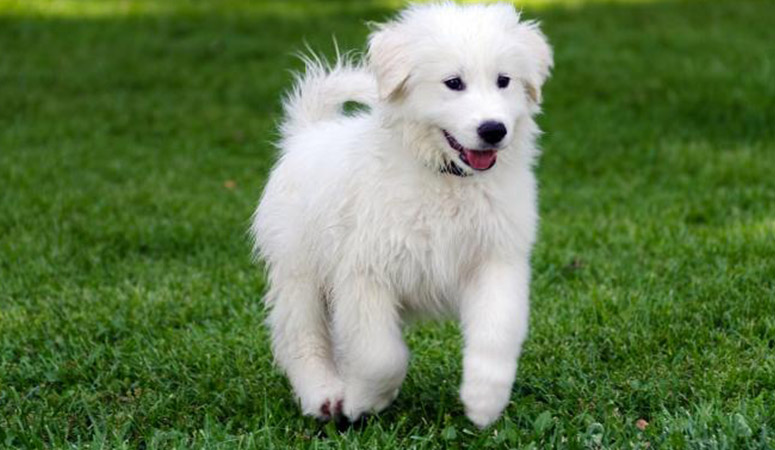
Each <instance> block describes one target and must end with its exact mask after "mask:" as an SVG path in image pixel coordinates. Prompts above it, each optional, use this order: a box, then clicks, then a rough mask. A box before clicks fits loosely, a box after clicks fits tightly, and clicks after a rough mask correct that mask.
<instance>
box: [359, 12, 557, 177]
mask: <svg viewBox="0 0 775 450" xmlns="http://www.w3.org/2000/svg"><path fill="white" fill-rule="evenodd" d="M369 61H370V64H371V67H372V69H373V70H374V72H375V74H376V76H377V84H378V87H379V93H380V98H381V100H382V101H385V102H388V103H389V104H390V105H391V106H393V107H395V108H396V111H398V114H399V115H400V116H401V117H402V118H403V119H405V120H408V121H410V122H412V123H413V124H415V126H419V127H421V128H422V130H421V132H419V133H417V134H418V136H422V139H423V140H424V141H425V142H423V145H424V147H428V148H432V149H434V151H435V152H436V153H437V154H436V155H433V156H431V157H430V158H429V159H430V160H432V161H438V162H441V164H445V163H446V162H449V161H452V162H454V163H455V164H456V165H457V166H460V167H464V168H465V170H466V171H467V172H473V171H475V170H478V171H483V170H488V169H490V168H491V167H493V166H494V165H495V164H496V160H497V156H498V152H499V151H502V150H506V149H508V148H509V146H510V144H511V143H512V142H513V141H514V139H515V128H516V125H517V123H518V122H519V121H520V120H521V119H524V118H526V117H530V116H532V115H533V114H535V113H536V112H537V111H538V106H539V104H540V101H541V85H542V84H543V82H544V80H545V79H546V77H547V76H548V73H549V70H550V68H551V65H552V54H551V49H550V48H549V45H548V44H547V42H546V39H545V38H544V36H543V34H541V32H540V31H539V30H538V27H537V26H536V25H535V24H534V23H525V22H520V21H519V15H518V14H517V12H516V11H515V10H514V8H513V6H511V5H508V4H491V5H472V6H460V5H454V4H451V3H444V4H430V5H418V6H415V7H413V8H410V9H409V10H407V11H406V12H405V13H404V14H402V15H401V16H400V17H399V19H398V20H397V21H395V22H392V23H388V24H386V25H383V26H381V27H379V29H378V30H377V31H376V32H375V33H373V34H372V35H371V37H370V40H369Z"/></svg>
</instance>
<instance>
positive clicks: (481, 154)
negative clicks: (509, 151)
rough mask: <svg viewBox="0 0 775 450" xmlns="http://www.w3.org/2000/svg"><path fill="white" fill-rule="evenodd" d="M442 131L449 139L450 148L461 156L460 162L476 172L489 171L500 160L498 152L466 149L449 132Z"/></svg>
mask: <svg viewBox="0 0 775 450" xmlns="http://www.w3.org/2000/svg"><path fill="white" fill-rule="evenodd" d="M441 131H442V132H444V137H445V138H447V143H449V146H450V147H452V148H453V149H455V150H457V152H458V153H459V154H460V160H461V161H463V162H464V163H466V165H467V166H469V167H471V168H472V169H475V170H487V169H490V168H492V166H494V165H495V160H496V159H497V158H498V152H497V151H496V150H492V149H490V150H473V149H470V148H465V147H463V146H462V145H460V142H458V141H457V140H456V139H455V138H454V137H452V135H451V134H449V132H447V130H441Z"/></svg>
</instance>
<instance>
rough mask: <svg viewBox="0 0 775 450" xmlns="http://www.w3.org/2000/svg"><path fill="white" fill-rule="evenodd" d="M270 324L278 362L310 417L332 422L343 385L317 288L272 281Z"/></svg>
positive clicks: (303, 283) (298, 282)
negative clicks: (334, 359) (334, 358)
mask: <svg viewBox="0 0 775 450" xmlns="http://www.w3.org/2000/svg"><path fill="white" fill-rule="evenodd" d="M268 299H269V302H270V304H271V311H270V314H269V320H268V322H269V326H270V328H271V331H272V347H273V353H274V357H275V360H276V361H277V364H278V365H279V366H280V367H282V369H283V370H284V371H285V373H286V374H287V376H288V379H289V380H290V382H291V385H292V386H293V390H294V392H295V393H296V396H297V397H298V399H299V401H300V403H301V409H302V411H303V412H304V414H306V415H310V416H314V417H317V418H318V419H322V420H329V419H332V418H334V417H335V416H337V415H339V414H340V413H341V411H342V400H343V398H344V387H343V384H342V382H341V381H340V379H339V376H338V374H337V371H336V367H335V365H334V361H333V356H332V351H331V339H330V336H329V333H328V323H327V322H328V317H327V316H328V314H327V311H326V304H325V301H324V299H323V298H322V297H321V293H320V290H319V289H318V288H317V286H316V285H315V284H314V283H312V282H310V281H307V280H305V279H300V278H295V279H292V280H284V281H283V282H282V283H272V291H270V293H269V295H268Z"/></svg>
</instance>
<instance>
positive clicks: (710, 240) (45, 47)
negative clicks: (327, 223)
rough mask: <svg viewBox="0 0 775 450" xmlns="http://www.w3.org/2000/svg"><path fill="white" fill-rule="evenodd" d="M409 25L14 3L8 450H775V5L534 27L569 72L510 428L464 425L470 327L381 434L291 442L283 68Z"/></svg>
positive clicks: (541, 12) (8, 107) (692, 8)
mask: <svg viewBox="0 0 775 450" xmlns="http://www.w3.org/2000/svg"><path fill="white" fill-rule="evenodd" d="M310 5H313V6H314V7H313V6H310ZM396 6H397V5H396V2H389V1H383V2H373V1H360V2H356V1H344V0H332V1H325V2H323V1H320V2H314V3H311V2H304V1H301V0H291V1H286V2H281V1H258V2H250V1H248V0H242V1H238V0H224V1H220V2H216V1H215V0H202V1H196V2H194V1H184V0H167V1H163V2H162V1H159V2H152V1H148V0H139V1H132V2H130V1H128V0H124V1H121V0H49V1H43V0H34V1H22V0H0V447H9V448H36V447H57V448H61V447H71V446H72V447H84V448H86V447H91V448H119V447H131V448H134V447H139V448H149V449H150V448H170V447H181V448H192V447H195V448H200V447H208V448H209V447H218V448H232V447H234V448H260V449H269V448H294V447H298V448H307V447H309V448H348V449H356V448H370V449H373V448H438V447H451V448H457V447H459V448H464V447H474V446H480V447H493V448H505V447H515V448H547V447H549V448H555V447H556V448H647V447H650V448H719V449H722V448H730V449H732V448H735V449H737V448H761V449H764V448H769V449H772V448H773V447H775V44H774V43H773V31H772V29H773V28H772V27H773V23H775V4H773V2H771V1H756V0H741V1H733V0H718V1H712V2H711V1H706V2H703V1H671V0H664V1H658V0H655V1H647V0H640V1H630V2H599V1H587V2H584V1H579V0H575V1H573V0H567V1H565V2H556V1H554V2H552V1H546V0H544V1H534V2H532V3H529V4H528V6H527V7H526V9H525V15H526V16H529V17H531V18H540V19H541V20H542V21H543V24H544V25H543V26H544V29H545V31H546V33H547V35H548V36H549V38H550V40H551V42H552V44H553V45H554V48H555V51H556V70H555V73H554V76H553V77H552V78H551V79H550V80H549V82H548V84H547V86H546V89H545V92H544V95H545V99H546V102H545V108H544V110H545V114H544V115H543V116H542V117H541V119H540V122H541V125H542V127H543V128H544V129H545V130H546V134H545V136H544V137H543V140H542V142H543V148H544V154H543V157H542V160H541V165H540V168H539V170H538V176H539V180H540V184H541V211H542V225H541V233H540V239H539V244H538V246H537V248H536V251H535V255H534V258H533V262H534V276H533V290H532V303H533V310H532V316H531V324H532V327H531V333H530V338H529V340H528V342H527V344H526V346H525V349H524V353H523V356H522V358H521V360H520V368H519V373H518V376H517V382H516V384H515V386H514V391H513V395H512V401H511V404H510V406H509V407H508V409H507V411H506V413H505V415H504V418H503V419H501V420H500V421H498V422H497V423H496V424H495V425H494V426H493V427H491V428H490V429H487V430H485V431H477V430H476V429H475V428H473V427H472V426H471V424H470V423H469V422H468V421H467V420H466V418H465V416H464V415H463V409H462V406H461V404H460V403H459V401H458V399H457V385H458V384H459V382H460V376H461V374H460V345H459V340H460V336H459V333H458V330H457V328H456V327H455V326H454V324H424V325H421V326H414V327H412V328H411V329H410V330H408V331H407V338H408V340H409V342H410V346H411V348H412V350H413V354H414V356H413V359H412V362H411V366H410V370H409V374H408V377H407V379H406V382H405V385H404V388H403V390H402V392H401V394H400V396H399V397H398V400H397V401H396V403H395V404H394V405H393V406H392V407H391V408H390V409H388V410H387V411H386V412H385V413H383V414H381V415H379V416H376V417H372V418H370V419H369V420H368V421H367V422H366V423H365V424H363V426H361V427H357V428H351V429H346V430H343V431H338V430H336V429H335V427H333V426H332V425H328V426H323V425H320V424H318V423H316V422H315V421H314V420H312V419H307V418H303V417H301V416H300V415H299V412H298V409H297V408H296V406H295V403H294V399H293V397H292V394H291V392H290V388H289V385H288V383H287V382H286V381H285V379H284V378H283V377H282V376H281V375H280V374H279V373H278V372H277V371H276V370H274V368H273V367H272V361H271V355H270V353H269V346H268V342H267V334H266V331H265V330H264V328H263V327H262V320H263V317H264V311H263V309H262V305H261V303H260V297H261V292H262V290H263V278H262V275H261V272H260V270H259V269H258V268H257V267H255V266H254V265H252V263H251V261H250V255H249V243H248V240H247V236H246V229H247V226H248V220H249V217H250V214H251V212H252V210H253V207H254V205H255V203H256V201H257V199H258V196H259V194H260V192H261V187H262V185H263V183H264V181H265V179H266V174H267V172H268V171H269V169H270V167H271V166H272V163H273V158H274V156H273V148H272V145H271V142H272V140H273V139H274V138H275V136H276V135H275V131H274V129H275V128H274V125H275V122H276V120H277V119H278V113H279V97H280V95H281V92H282V91H283V89H285V88H287V87H288V86H289V81H290V74H289V73H288V69H298V68H299V66H300V64H299V62H298V61H297V60H295V59H294V57H293V56H292V52H294V51H296V50H299V49H302V48H303V46H304V42H305V40H306V41H307V42H309V43H310V44H311V46H312V47H313V48H316V49H321V50H323V51H325V52H327V53H328V54H331V53H333V51H332V50H333V49H332V45H331V35H332V34H336V36H337V38H338V40H339V43H340V46H341V47H343V48H362V47H363V43H364V38H365V36H366V33H367V29H366V27H365V26H364V25H363V22H364V21H366V20H381V19H384V18H385V17H388V16H389V15H390V14H391V12H392V11H393V10H394V8H395V7H396ZM643 421H645V422H647V423H648V425H647V426H645V428H644V422H643ZM642 428H643V429H642Z"/></svg>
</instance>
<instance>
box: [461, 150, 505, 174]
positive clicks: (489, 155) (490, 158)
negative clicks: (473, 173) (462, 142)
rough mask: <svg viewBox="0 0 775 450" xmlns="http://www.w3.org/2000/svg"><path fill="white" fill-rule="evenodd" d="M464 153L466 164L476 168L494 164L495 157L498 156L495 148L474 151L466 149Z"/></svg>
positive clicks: (483, 168) (481, 168)
mask: <svg viewBox="0 0 775 450" xmlns="http://www.w3.org/2000/svg"><path fill="white" fill-rule="evenodd" d="M464 153H465V155H466V159H467V160H468V164H469V165H470V166H471V167H473V168H474V169H477V170H486V169H489V168H490V167H492V165H493V164H495V158H497V157H498V154H497V153H496V152H495V150H484V151H474V150H468V149H466V150H464Z"/></svg>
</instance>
